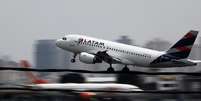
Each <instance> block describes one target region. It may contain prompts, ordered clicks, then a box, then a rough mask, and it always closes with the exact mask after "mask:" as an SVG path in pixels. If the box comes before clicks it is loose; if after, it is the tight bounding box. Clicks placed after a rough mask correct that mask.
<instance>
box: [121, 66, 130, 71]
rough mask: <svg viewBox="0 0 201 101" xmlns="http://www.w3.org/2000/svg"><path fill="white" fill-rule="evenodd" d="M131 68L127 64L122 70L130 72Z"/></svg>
mask: <svg viewBox="0 0 201 101" xmlns="http://www.w3.org/2000/svg"><path fill="white" fill-rule="evenodd" d="M129 71H130V69H129V68H128V67H127V65H125V67H124V68H123V69H122V72H129Z"/></svg>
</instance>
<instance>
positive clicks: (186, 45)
mask: <svg viewBox="0 0 201 101" xmlns="http://www.w3.org/2000/svg"><path fill="white" fill-rule="evenodd" d="M197 35H198V31H194V30H191V31H189V32H188V33H187V34H186V35H185V36H184V37H182V39H180V40H179V41H178V42H177V43H176V44H174V45H173V46H172V47H171V48H170V49H169V50H168V51H167V54H168V55H170V56H173V57H174V58H175V59H185V58H187V57H188V56H189V54H190V52H191V49H192V46H193V44H194V42H195V40H196V37H197Z"/></svg>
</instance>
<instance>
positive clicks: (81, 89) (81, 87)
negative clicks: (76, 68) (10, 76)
mask: <svg viewBox="0 0 201 101" xmlns="http://www.w3.org/2000/svg"><path fill="white" fill-rule="evenodd" d="M20 66H21V67H23V68H30V67H31V65H30V64H29V62H28V61H27V60H21V61H20ZM26 75H27V77H28V78H29V79H31V81H32V84H23V85H20V86H23V87H27V88H32V89H40V90H43V89H45V90H55V89H56V90H64V91H65V90H69V91H72V92H71V94H73V95H78V96H79V98H81V99H82V100H85V101H86V100H87V101H89V99H91V98H92V97H93V98H99V99H104V98H109V97H111V96H115V95H116V94H114V93H111V94H108V93H107V91H117V92H118V91H120V92H124V91H125V92H126V91H143V90H142V89H140V88H139V87H137V86H134V85H130V84H118V83H51V82H49V81H48V80H45V79H41V78H39V77H37V76H36V75H34V74H33V73H32V72H26ZM87 91H101V92H102V93H100V92H87ZM104 91H105V92H104Z"/></svg>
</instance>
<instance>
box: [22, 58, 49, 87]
mask: <svg viewBox="0 0 201 101" xmlns="http://www.w3.org/2000/svg"><path fill="white" fill-rule="evenodd" d="M20 66H21V67H23V68H30V67H31V65H30V64H29V62H28V61H27V60H21V61H20ZM26 75H27V77H28V78H30V79H31V82H32V83H34V84H44V83H48V81H47V80H43V79H40V78H39V77H37V76H36V75H34V74H33V73H32V72H26Z"/></svg>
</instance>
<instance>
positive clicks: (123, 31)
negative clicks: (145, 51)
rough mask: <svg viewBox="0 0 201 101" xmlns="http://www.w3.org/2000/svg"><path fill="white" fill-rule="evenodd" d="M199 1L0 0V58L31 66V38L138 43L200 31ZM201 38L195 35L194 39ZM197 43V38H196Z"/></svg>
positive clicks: (200, 6)
mask: <svg viewBox="0 0 201 101" xmlns="http://www.w3.org/2000/svg"><path fill="white" fill-rule="evenodd" d="M200 4H201V0H0V35H1V36H0V56H4V55H9V56H10V57H11V59H12V60H15V61H18V60H19V59H28V60H30V61H31V62H32V63H33V59H32V57H33V56H32V55H33V54H32V53H33V49H34V47H33V44H34V42H35V40H39V39H57V38H60V37H62V36H63V35H64V34H63V33H62V32H65V33H82V34H86V35H90V36H94V37H98V38H104V39H108V40H115V39H117V38H118V37H119V36H120V35H128V36H129V37H130V38H131V39H133V40H135V41H136V43H137V44H140V45H142V44H144V43H145V42H146V41H149V40H151V39H153V38H162V39H165V40H167V41H170V42H175V41H176V40H178V39H179V38H181V37H182V36H183V35H184V34H185V33H186V32H188V31H189V30H191V29H195V30H201V5H200ZM199 36H200V35H199ZM197 41H198V40H197Z"/></svg>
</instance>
